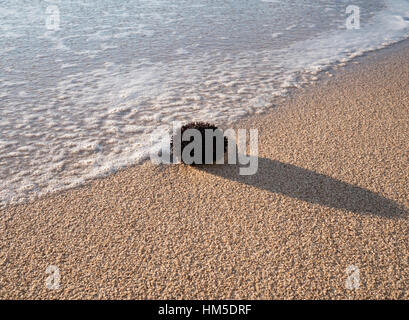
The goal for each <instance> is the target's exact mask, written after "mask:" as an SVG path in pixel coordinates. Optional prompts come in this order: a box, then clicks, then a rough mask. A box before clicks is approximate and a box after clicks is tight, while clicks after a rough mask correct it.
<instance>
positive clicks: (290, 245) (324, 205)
mask: <svg viewBox="0 0 409 320" xmlns="http://www.w3.org/2000/svg"><path fill="white" fill-rule="evenodd" d="M355 62H359V64H354V63H351V64H349V65H348V67H347V68H345V69H342V68H341V69H339V68H338V69H337V70H330V71H329V72H330V73H331V74H334V76H332V77H330V76H328V75H327V74H325V73H323V74H322V75H321V79H320V80H319V81H318V82H317V83H316V84H315V85H312V86H310V87H309V88H308V89H301V90H296V91H295V93H294V94H293V95H292V96H291V97H289V98H287V99H286V100H285V101H283V102H281V103H277V105H276V106H274V107H272V108H271V110H269V111H268V112H267V113H265V114H263V115H257V116H254V117H251V118H248V119H246V120H243V121H241V122H239V123H237V124H235V127H236V128H247V129H250V128H257V129H258V130H259V168H258V171H257V173H256V174H255V175H253V176H240V175H239V174H238V166H229V165H218V166H205V167H189V166H184V165H174V166H157V165H153V164H152V163H150V162H145V163H144V164H142V165H137V166H134V167H132V168H128V169H126V170H123V171H120V172H118V173H116V174H114V175H111V176H109V177H107V178H104V179H98V180H94V181H92V182H91V183H89V184H87V185H85V186H83V187H80V188H76V189H72V190H68V191H64V192H60V193H57V194H52V195H49V196H46V197H43V198H41V199H39V200H36V201H32V202H30V203H26V204H22V205H18V206H11V207H8V208H6V209H3V210H1V212H0V230H1V233H0V239H1V240H0V244H1V250H0V298H2V299H11V298H18V299H21V298H23V299H47V298H51V299H55V298H57V299H80V298H83V299H87V298H91V299H101V298H109V299H122V298H125V299H182V298H183V299H287V298H288V299H294V298H296V299H306V298H313V299H318V298H319V299H368V298H374V299H395V298H397V299H408V298H409V244H408V243H409V241H408V239H409V220H408V213H409V170H408V166H409V145H408V141H409V134H408V133H409V121H408V120H409V41H404V42H401V43H399V44H396V45H394V46H393V47H391V48H387V49H383V50H381V51H378V52H372V53H369V54H367V55H366V56H364V57H361V58H359V59H357V60H356V61H355ZM50 265H55V266H57V267H58V268H59V271H60V286H59V289H57V290H51V289H48V288H47V286H46V281H47V277H49V276H50V274H47V273H46V269H47V267H48V266H50ZM352 265H353V266H356V267H357V268H359V283H358V282H356V283H355V284H359V286H357V287H356V288H355V289H353V290H349V289H347V288H346V280H347V273H346V270H347V268H348V267H349V266H352ZM355 276H357V273H355Z"/></svg>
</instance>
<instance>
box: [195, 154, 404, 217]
mask: <svg viewBox="0 0 409 320" xmlns="http://www.w3.org/2000/svg"><path fill="white" fill-rule="evenodd" d="M195 168H197V169H198V170H203V171H206V172H208V173H209V174H213V175H217V176H220V177H223V178H226V179H229V180H232V181H238V182H240V183H243V184H246V185H249V186H253V187H256V188H258V189H262V190H267V191H269V192H272V193H279V194H283V195H287V196H289V197H292V198H296V199H300V200H303V201H306V202H310V203H318V204H321V205H324V206H327V207H331V208H337V209H343V210H347V211H352V212H356V213H362V214H373V215H377V216H382V217H387V218H404V217H407V216H408V212H407V211H406V210H405V208H404V207H403V206H401V205H399V204H398V203H396V202H394V201H392V200H389V199H386V198H385V197H382V196H381V195H379V194H377V193H375V192H372V191H370V190H367V189H364V188H360V187H357V186H354V185H352V184H348V183H345V182H342V181H340V180H337V179H334V178H331V177H329V176H326V175H323V174H320V173H316V172H314V171H311V170H307V169H303V168H300V167H297V166H295V165H291V164H287V163H283V162H280V161H276V160H270V159H267V158H258V171H257V173H256V174H254V175H252V176H244V175H240V174H239V165H227V164H225V165H204V166H196V167H195Z"/></svg>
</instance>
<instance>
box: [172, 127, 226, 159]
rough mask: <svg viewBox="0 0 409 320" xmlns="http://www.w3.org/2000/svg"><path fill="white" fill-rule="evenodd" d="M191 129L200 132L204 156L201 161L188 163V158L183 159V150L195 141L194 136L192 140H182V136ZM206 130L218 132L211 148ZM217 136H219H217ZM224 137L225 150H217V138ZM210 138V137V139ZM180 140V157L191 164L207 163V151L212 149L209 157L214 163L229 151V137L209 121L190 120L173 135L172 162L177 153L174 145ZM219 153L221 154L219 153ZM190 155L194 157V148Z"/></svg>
mask: <svg viewBox="0 0 409 320" xmlns="http://www.w3.org/2000/svg"><path fill="white" fill-rule="evenodd" d="M189 129H194V130H197V131H198V132H199V133H200V136H201V142H202V143H201V145H199V147H201V153H202V157H201V161H197V162H196V161H193V162H192V163H190V162H189V163H187V161H186V159H183V156H182V155H183V150H184V149H185V148H186V147H187V146H188V145H189V144H191V143H192V142H193V140H194V138H193V137H191V138H190V140H188V141H182V137H183V134H184V132H186V131H187V130H189ZM206 130H212V131H213V132H216V136H214V137H213V146H212V148H210V143H211V141H206V138H205V137H206V136H205V132H206ZM216 137H217V138H216ZM218 138H219V139H223V150H222V151H223V152H217V151H218V150H217V139H218ZM208 140H209V139H208ZM176 141H179V143H180V155H179V156H180V159H181V161H182V162H183V163H186V164H190V165H199V164H205V163H206V151H210V152H212V155H211V156H208V158H210V159H212V163H215V162H216V160H218V159H219V158H221V157H223V156H224V153H225V152H226V151H227V138H226V137H224V135H223V131H222V130H221V129H219V128H218V127H216V126H215V125H213V124H210V123H207V122H190V123H187V124H185V125H183V126H182V127H181V128H180V130H179V131H178V133H177V134H176V136H173V137H172V139H171V143H170V151H171V159H172V162H174V160H175V155H174V150H173V147H174V145H175V142H176ZM207 145H208V146H209V147H208V148H206V146H207ZM218 153H219V154H218ZM190 156H191V157H192V158H194V149H192V150H191V152H190Z"/></svg>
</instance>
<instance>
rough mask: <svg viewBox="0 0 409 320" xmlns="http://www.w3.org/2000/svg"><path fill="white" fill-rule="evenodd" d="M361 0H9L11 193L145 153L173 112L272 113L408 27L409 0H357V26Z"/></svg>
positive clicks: (5, 62) (7, 154)
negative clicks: (292, 93) (353, 15)
mask: <svg viewBox="0 0 409 320" xmlns="http://www.w3.org/2000/svg"><path fill="white" fill-rule="evenodd" d="M350 4H351V3H350V1H333V0H325V1H324V0H322V1H313V0H298V1H284V0H275V1H272V0H271V1H267V0H265V1H261V0H246V1H245V0H212V1H209V0H185V1H170V0H162V1H159V0H158V1H152V0H149V1H148V0H139V1H124V0H117V1H108V0H94V1H91V0H68V1H67V0H66V1H56V0H55V1H23V0H7V1H0V29H1V33H0V56H1V60H0V101H1V103H0V132H1V136H0V178H1V180H0V204H1V205H4V204H8V203H10V202H18V201H22V200H25V199H29V198H32V197H34V196H38V195H41V194H44V193H46V192H50V191H55V190H60V189H64V188H68V187H73V186H76V185H78V184H81V183H83V182H84V181H86V180H87V179H90V178H94V177H98V176H101V175H105V174H107V173H110V172H113V171H115V170H117V169H118V168H122V167H124V166H129V165H132V164H134V163H137V162H138V161H140V160H141V159H143V158H144V157H146V155H147V153H148V150H149V149H150V148H151V147H152V146H156V145H157V143H158V138H159V137H160V136H161V134H162V133H163V130H166V129H167V128H169V126H171V125H172V122H173V121H190V120H206V121H212V122H215V123H218V124H228V123H231V122H234V121H236V120H237V119H239V118H241V117H244V116H247V115H250V114H254V113H259V112H263V111H264V110H266V109H268V108H269V107H271V104H272V101H273V99H274V98H275V97H277V96H282V95H285V94H286V92H287V91H288V90H289V89H290V88H293V87H299V86H302V85H306V84H308V83H309V82H311V81H314V80H315V74H316V73H317V72H320V71H321V70H324V69H325V68H327V67H328V66H331V65H333V64H335V63H340V62H341V63H342V62H346V61H348V60H349V59H351V58H353V57H355V56H357V55H360V54H362V53H363V52H365V51H369V50H374V49H378V48H381V47H384V46H386V45H389V44H391V43H394V42H396V41H399V40H402V39H404V38H406V37H408V35H409V33H408V32H409V1H406V0H390V1H389V0H385V1H369V0H360V1H358V0H356V1H354V5H356V6H358V7H359V8H360V29H354V30H348V29H347V28H346V24H345V23H346V18H347V15H346V13H345V10H346V7H347V6H348V5H350ZM56 10H58V12H59V24H58V23H56V19H55V18H54V20H53V19H52V17H53V14H54V17H55V15H56V12H57V11H56ZM57 20H58V19H57ZM57 25H58V26H59V27H58V29H56V26H57Z"/></svg>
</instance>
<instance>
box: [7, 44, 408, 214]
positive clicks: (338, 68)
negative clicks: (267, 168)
mask: <svg viewBox="0 0 409 320" xmlns="http://www.w3.org/2000/svg"><path fill="white" fill-rule="evenodd" d="M405 43H409V38H406V39H403V40H399V41H397V42H394V43H392V44H388V45H386V46H385V47H382V48H378V49H374V50H369V51H366V52H364V53H363V54H361V55H358V56H355V57H353V58H351V59H350V60H348V61H346V62H337V63H334V64H332V65H331V66H327V67H325V68H324V69H323V70H321V71H319V72H318V73H317V74H315V75H314V77H313V78H315V80H311V79H310V80H308V82H306V83H301V84H300V86H295V87H290V88H287V90H288V91H287V93H286V94H285V95H280V96H277V97H275V98H273V99H272V100H271V102H270V103H271V108H265V109H263V110H262V111H261V112H260V113H252V114H248V115H246V116H243V117H242V118H239V119H238V120H235V121H234V122H232V123H229V124H228V125H227V124H226V123H225V122H223V123H220V124H219V123H216V125H218V126H219V127H220V128H226V127H229V128H237V127H238V125H239V124H240V123H246V122H248V121H251V120H252V119H261V118H262V117H263V116H265V115H267V114H269V113H270V112H272V111H274V110H275V109H276V108H277V107H279V106H282V105H288V100H290V99H292V98H293V97H296V96H298V95H300V94H303V93H305V92H308V90H309V89H310V88H314V87H315V86H317V85H321V84H323V83H325V81H328V80H329V79H330V77H333V76H336V75H337V74H339V73H340V72H341V73H342V72H354V67H355V66H356V65H357V64H360V63H365V59H366V57H368V56H369V57H376V56H377V55H379V54H382V52H383V51H384V50H386V51H388V50H399V46H402V45H404V44H405ZM301 74H303V72H300V73H299V75H298V76H300V75H301ZM146 162H150V159H149V157H148V156H145V157H143V158H141V159H140V160H138V162H137V163H135V164H133V165H129V166H126V167H124V168H121V169H116V170H115V171H113V172H110V173H105V174H102V175H101V176H97V177H92V178H87V179H85V180H84V181H83V182H80V183H79V184H78V185H75V186H73V187H71V186H69V187H66V188H62V189H58V190H54V191H49V192H46V193H40V194H37V195H34V196H32V197H28V198H27V197H23V198H21V199H19V200H16V201H14V200H11V201H9V202H8V203H5V204H3V203H1V202H0V210H7V209H8V208H10V207H13V206H19V205H26V204H30V203H33V202H35V201H40V200H41V199H43V198H46V197H50V196H52V195H57V194H60V193H64V192H67V191H69V190H76V189H79V188H82V187H84V186H86V185H88V184H90V183H91V184H92V183H93V181H96V180H100V179H106V178H109V177H110V176H112V175H115V174H117V173H118V172H121V171H123V170H128V169H130V168H132V167H135V166H140V165H142V164H143V163H146Z"/></svg>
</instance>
